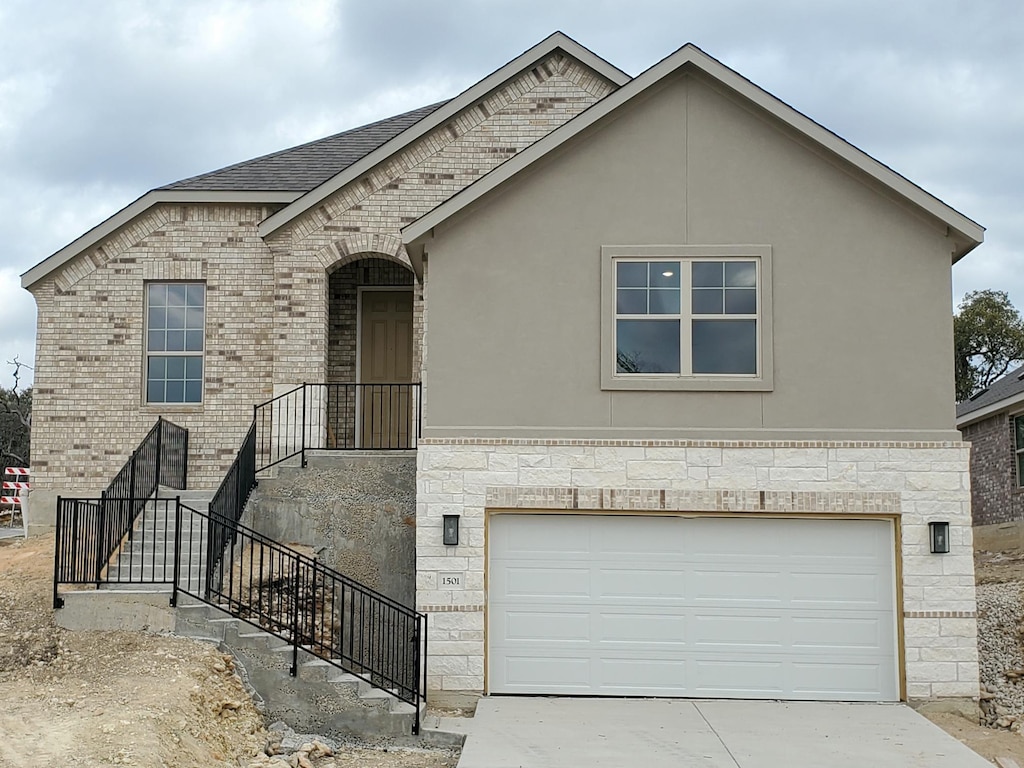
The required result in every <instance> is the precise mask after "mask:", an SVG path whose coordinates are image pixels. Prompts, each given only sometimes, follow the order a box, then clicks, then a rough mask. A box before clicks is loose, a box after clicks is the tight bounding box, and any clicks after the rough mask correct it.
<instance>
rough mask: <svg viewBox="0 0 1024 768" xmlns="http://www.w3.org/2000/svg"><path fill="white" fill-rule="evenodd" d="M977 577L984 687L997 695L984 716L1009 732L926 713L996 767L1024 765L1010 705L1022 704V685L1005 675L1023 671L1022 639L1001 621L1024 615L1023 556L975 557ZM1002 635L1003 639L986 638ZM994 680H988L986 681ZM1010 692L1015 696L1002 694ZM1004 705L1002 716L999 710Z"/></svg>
mask: <svg viewBox="0 0 1024 768" xmlns="http://www.w3.org/2000/svg"><path fill="white" fill-rule="evenodd" d="M974 577H975V583H976V584H977V585H978V587H979V590H978V598H979V599H978V611H979V618H978V629H979V643H978V645H979V652H980V654H981V670H982V675H981V676H982V680H981V683H982V687H983V688H986V689H988V690H990V691H992V692H993V693H990V694H987V695H992V696H993V699H990V700H987V701H983V702H982V704H983V708H984V715H983V716H986V719H987V720H992V719H994V718H996V717H998V716H1000V715H1004V717H1002V718H1001V719H999V720H998V722H1000V723H1006V724H1007V725H1006V726H1005V727H998V726H993V725H983V724H979V723H978V722H977V721H975V720H972V719H968V718H965V717H963V716H962V715H959V714H954V713H934V714H933V713H924V714H925V715H926V716H927V717H928V719H929V720H931V721H932V722H933V723H935V724H936V725H938V726H939V727H940V728H942V729H943V730H945V731H946V732H947V733H950V734H952V735H953V736H955V737H956V738H958V739H959V740H960V741H962V742H963V743H964V744H966V745H967V746H969V747H970V748H971V749H973V750H974V751H975V752H977V753H978V754H980V755H982V756H984V757H986V758H988V759H989V760H990V761H992V762H995V759H996V758H997V757H1010V758H1013V759H1014V760H1016V761H1017V762H1018V763H1019V764H1021V765H1024V731H1022V730H1020V727H1021V724H1020V723H1018V721H1017V718H1016V715H1017V714H1024V713H1018V712H1016V711H1015V710H1017V709H1020V707H1019V706H1012V705H1011V701H1012V700H1014V699H1018V698H1019V691H1013V689H1016V688H1017V684H1016V682H1015V681H1013V680H1009V681H1008V680H1007V679H1006V676H1005V675H1004V674H1003V672H1005V671H1006V668H1008V667H1017V666H1019V660H1020V659H1021V658H1024V647H1022V645H1021V642H1022V637H1024V636H1022V635H1021V632H1020V627H1019V626H1018V624H1017V621H1016V620H1009V621H1008V620H1007V617H1006V616H1003V615H996V614H1003V613H1005V612H1006V608H1007V606H1008V605H1009V606H1010V607H1012V608H1014V609H1015V612H1014V615H1018V614H1022V613H1024V606H1021V605H1020V603H1021V597H1020V596H1021V595H1024V553H1022V552H976V553H975V557H974ZM1010 618H1011V619H1012V617H1010ZM992 632H997V633H999V634H1000V636H998V637H993V636H990V635H988V634H987V633H992ZM987 678H989V679H987ZM1007 689H1010V690H1011V691H1013V693H1014V694H1015V695H1013V696H1007V695H1004V694H1003V693H999V694H996V693H994V692H997V691H1001V692H1005V691H1007ZM997 704H999V706H1000V708H999V710H998V711H994V710H995V706H996V705H997Z"/></svg>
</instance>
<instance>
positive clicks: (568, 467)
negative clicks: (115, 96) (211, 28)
mask: <svg viewBox="0 0 1024 768" xmlns="http://www.w3.org/2000/svg"><path fill="white" fill-rule="evenodd" d="M318 174H319V175H318ZM983 232H984V231H983V229H982V228H981V227H980V226H979V225H977V224H976V223H975V222H973V221H971V220H970V219H968V218H967V217H965V216H963V215H962V214H960V213H958V212H957V211H955V210H953V209H952V208H950V207H949V206H947V205H945V204H944V203H942V202H941V201H939V200H938V199H936V198H935V197H933V196H931V195H929V194H928V193H927V192H925V191H924V190H922V189H920V188H919V187H917V186H915V185H913V184H912V183H910V182H909V181H907V180H906V179H905V178H903V177H901V176H899V175H898V174H896V173H894V172H893V171H892V170H890V169H889V168H887V167H886V166H884V165H882V164H881V163H878V162H877V161H875V160H873V159H872V158H870V157H868V156H867V155H865V154H864V153H862V152H861V151H860V150H858V149H856V148H855V147H853V146H852V145H850V144H848V143H846V142H845V141H843V140H842V139H840V138H839V137H837V136H835V135H834V134H832V133H830V132H829V131H827V130H826V129H824V128H822V127H821V126H819V125H818V124H816V123H814V122H813V121H812V120H810V119H808V118H807V117H805V116H803V115H801V114H800V113H798V112H796V111H794V110H793V109H791V108H790V107H788V106H786V105H785V104H783V103H782V102H780V101H778V100H777V99H775V98H774V97H773V96H771V95H770V94H768V93H766V92H765V91H762V90H761V89H759V88H757V87H756V86H754V85H753V84H752V83H750V81H748V80H746V79H745V78H743V77H742V76H740V75H738V74H737V73H736V72H733V71H732V70H730V69H728V68H727V67H725V66H723V65H722V64H720V63H719V62H717V61H716V60H714V59H712V58H711V57H709V56H707V55H706V54H704V53H703V52H702V51H700V50H699V49H697V48H695V47H694V46H692V45H687V46H685V47H684V48H682V49H680V50H679V51H677V52H676V53H674V54H672V55H671V56H669V57H667V58H665V59H664V60H662V61H661V62H659V63H658V64H656V65H655V66H653V67H652V68H651V69H649V70H647V71H646V72H644V73H642V74H641V75H639V76H637V77H636V78H635V79H630V78H628V77H627V76H625V75H623V74H622V73H621V72H620V71H619V70H617V69H615V68H614V67H613V66H611V65H610V64H608V63H607V62H604V61H602V60H601V59H599V58H598V57H596V56H594V55H593V54H592V53H590V52H589V51H586V49H583V48H582V47H580V46H579V45H578V44H576V43H574V42H573V41H571V40H569V39H568V38H565V37H564V36H562V35H560V34H556V35H553V36H552V37H550V38H548V39H547V40H545V41H543V42H542V43H540V44H539V45H538V46H536V47H534V48H533V49H531V50H530V51H527V52H526V53H524V54H523V55H522V56H520V57H518V58H517V59H515V60H514V61H512V62H510V63H509V64H508V65H506V66H505V67H503V68H501V69H500V70H498V71H497V72H495V73H494V74H493V75H491V76H489V77H487V78H485V79H484V80H482V81H481V82H480V83H478V84H477V85H475V86H473V87H472V88H470V89H469V90H467V91H466V92H465V93H463V94H462V95H460V96H458V97H456V98H455V99H453V100H452V101H449V102H445V103H444V104H441V105H434V106H432V107H428V108H425V109H423V110H419V111H417V112H412V113H408V114H406V115H402V116H399V117H397V118H393V119H392V120H386V121H382V122H380V123H377V124H374V125H372V126H367V127H365V128H362V129H356V130H355V131H350V132H348V133H346V134H340V135H338V136H336V137H332V138H330V139H325V140H323V141H322V142H314V143H312V144H309V145H305V146H304V147H299V148H296V149H293V150H287V151H285V152H282V153H279V154H277V155H271V156H268V157H265V158H258V159H256V160H253V161H250V162H248V163H241V164H239V165H236V166H232V167H230V168H226V169H223V170H222V171H217V172H214V173H212V174H206V175H204V176H200V177H196V178H194V179H188V180H185V181H183V182H179V183H178V184H174V185H170V186H168V187H165V188H162V189H159V190H155V191H154V192H151V193H148V194H147V195H146V196H144V197H143V198H140V200H139V201H137V202H136V203H133V204H132V205H131V206H129V207H128V208H127V209H125V211H122V212H121V213H119V214H117V215H116V216H115V217H113V218H112V219H111V220H109V221H108V222H105V223H104V224H101V225H100V226H99V227H97V228H96V229H94V230H92V231H91V232H89V233H87V234H86V235H83V237H82V238H80V239H79V240H78V241H76V242H75V243H72V244H71V245H69V246H68V247H67V248H65V249H64V250H62V251H60V252H58V253H57V254H55V255H54V256H52V257H50V258H49V259H47V260H46V261H44V262H43V263H41V264H40V265H39V266H37V267H35V268H33V269H32V270H30V271H29V272H28V273H26V275H25V277H24V284H25V285H26V287H28V288H29V289H30V290H32V292H33V293H34V294H35V296H36V298H37V302H38V305H39V315H40V324H39V327H40V334H39V342H38V350H37V356H36V362H37V373H36V392H35V396H36V398H37V399H36V409H37V410H36V414H37V420H36V425H35V426H36V433H35V435H34V441H36V442H34V444H33V456H34V457H38V459H37V461H36V464H35V466H34V468H33V469H34V471H35V473H36V485H37V488H39V489H40V490H38V491H36V492H35V493H36V494H38V495H39V496H38V498H34V499H33V509H36V508H37V507H39V508H44V509H45V508H47V507H48V506H49V508H52V503H53V497H54V496H55V495H56V494H57V493H59V492H62V491H65V492H66V491H68V490H74V491H76V492H81V491H94V490H96V489H98V488H100V487H102V485H103V481H104V478H106V477H107V476H109V474H111V472H112V471H113V470H114V469H116V467H117V465H118V464H119V463H120V461H121V460H123V457H124V452H125V449H126V448H127V447H128V445H129V444H130V442H131V439H133V438H134V436H137V435H140V434H141V433H142V432H144V430H145V428H146V427H147V426H148V425H149V423H151V422H152V420H153V419H154V418H155V417H156V416H157V415H158V414H164V415H167V416H168V417H170V418H171V419H173V420H174V421H177V422H179V423H181V424H183V425H184V426H187V427H189V428H190V430H191V436H192V437H191V439H192V440H193V442H194V450H193V451H192V454H193V455H192V457H191V466H190V476H191V480H192V481H193V483H194V484H199V485H204V484H206V485H213V484H216V482H217V480H218V479H219V476H220V473H222V472H223V471H224V469H225V468H226V466H227V464H228V462H229V461H230V459H231V456H232V454H233V452H234V450H235V448H236V446H237V445H238V441H239V439H240V437H241V435H242V434H243V433H244V432H245V430H246V429H247V428H248V425H249V424H250V423H251V421H252V407H253V405H254V404H255V403H258V402H260V401H263V400H267V399H269V398H270V397H271V396H274V395H282V396H283V395H284V393H285V392H287V391H289V390H292V389H293V388H294V387H295V385H296V384H299V383H301V382H332V381H333V382H354V383H356V384H357V385H358V384H359V383H361V382H364V381H367V380H368V377H370V376H371V375H374V374H373V372H374V371H376V370H377V369H378V368H380V370H382V371H384V373H381V374H380V376H379V377H378V380H384V381H386V380H388V379H389V378H393V379H396V380H400V381H402V382H409V383H414V384H415V385H416V386H417V387H418V386H420V384H419V382H422V398H421V399H419V398H418V399H415V401H414V402H407V401H405V400H402V399H401V398H400V400H399V404H398V405H395V404H394V403H392V405H391V406H388V407H389V408H391V409H392V410H390V411H388V412H389V413H392V414H393V413H394V412H395V410H394V409H395V408H397V409H398V410H399V411H401V412H404V413H414V414H415V415H416V418H417V419H419V418H420V417H422V436H421V437H420V438H419V439H418V440H414V439H410V438H408V437H405V438H400V439H399V442H400V443H402V444H403V445H407V447H415V448H416V450H417V495H416V520H415V523H416V537H417V541H416V600H417V607H418V609H419V610H421V611H423V612H425V613H427V614H429V616H430V620H429V633H430V653H429V663H428V667H427V670H426V671H427V683H428V687H429V689H430V690H431V695H432V697H434V698H437V699H442V698H444V699H447V700H449V701H451V700H454V699H457V698H460V697H464V696H477V695H480V694H481V693H562V694H599V695H666V696H701V697H732V698H735V697H740V698H772V699H840V700H867V701H892V700H900V699H927V698H935V697H967V698H971V697H975V696H976V695H977V683H978V666H977V648H976V621H975V620H976V604H975V597H974V581H973V560H972V548H971V526H970V498H969V491H968V487H969V485H968V484H969V475H968V453H969V451H968V446H967V445H966V444H965V443H963V442H962V441H961V440H960V436H959V433H958V432H957V431H956V429H955V425H954V414H953V408H952V405H951V403H952V398H953V371H952V359H953V355H952V328H951V324H950V322H949V295H950V267H951V261H952V262H955V261H957V260H959V259H960V258H962V257H963V256H964V255H965V254H967V253H968V252H969V251H971V250H972V249H973V248H974V247H976V246H977V245H978V244H980V243H981V241H982V239H983ZM907 286H914V290H913V292H912V296H913V299H912V300H913V302H914V311H913V312H909V313H908V312H907V311H906V307H907V301H908V294H907V291H906V289H907ZM382 288H385V289H387V290H380V289H382ZM409 293H411V294H412V295H411V297H409V296H408V294H409ZM353 297H355V303H353ZM375 313H376V314H375ZM147 318H148V319H147ZM190 318H191V319H190ZM396 318H397V319H396ZM377 327H379V328H380V329H383V330H381V331H380V333H381V336H380V338H381V339H383V340H384V341H383V343H382V344H381V347H380V349H381V353H380V356H379V357H375V356H374V355H375V354H376V353H374V352H372V350H374V349H376V346H375V344H376V342H375V341H374V339H375V338H377V337H375V336H374V335H373V333H370V331H372V329H373V328H377ZM200 331H202V332H204V334H205V335H203V334H202V333H198V332H200ZM190 333H191V336H190ZM883 339H884V342H885V343H880V340H883ZM368 350H371V352H370V353H368ZM396 350H399V351H401V350H405V351H404V352H402V353H401V354H397V353H396ZM367 354H369V355H370V357H368V358H367V357H364V356H365V355H367ZM403 355H406V357H403ZM396 361H397V362H396ZM840 361H841V362H840ZM83 364H88V365H92V366H94V368H93V369H91V370H89V369H87V373H86V375H83V374H82V370H83ZM97 370H98V371H100V374H99V375H97V374H96V373H95V371H97ZM922 372H928V373H929V376H930V380H932V381H934V382H936V384H935V385H934V386H933V387H931V388H929V389H928V390H927V391H924V392H922V391H921V387H920V380H921V373H922ZM76 377H77V378H76ZM879 392H885V393H886V396H885V397H884V398H883V397H879V396H878V393H879ZM302 393H303V398H304V399H303V400H302V406H301V408H302V409H303V411H302V412H303V414H306V413H307V412H310V413H311V412H316V413H317V414H320V413H323V412H328V413H330V412H332V409H333V410H336V411H338V412H345V413H348V414H349V415H350V416H351V417H352V418H350V419H349V422H348V423H349V427H346V428H345V429H341V428H340V427H339V424H340V423H341V422H340V421H335V420H333V418H331V417H327V419H326V421H325V422H320V421H317V422H316V423H315V424H314V425H313V426H312V427H308V426H307V424H306V423H305V422H304V423H303V427H302V429H303V439H305V436H306V435H307V433H310V434H311V433H313V432H315V433H316V435H317V437H318V439H322V440H323V441H325V443H326V446H327V447H339V446H354V447H364V448H365V447H369V448H374V447H377V441H378V440H380V439H383V438H381V436H380V435H377V434H374V435H369V436H368V435H367V434H366V433H365V432H364V431H363V427H365V424H366V421H367V419H368V412H367V411H366V410H365V403H366V401H365V400H364V401H363V403H362V405H359V404H352V403H350V402H347V401H345V402H342V401H339V400H337V399H332V397H333V396H331V395H327V396H324V397H326V399H325V400H322V399H318V398H320V397H321V396H320V395H311V397H312V401H309V400H307V399H305V393H306V389H305V388H303V389H302ZM288 397H291V395H289V396H288ZM171 400H174V401H176V402H175V404H173V405H170V404H168V402H166V401H171ZM154 401H164V402H154ZM281 402H282V403H283V402H286V400H282V401H281ZM288 402H292V401H288ZM374 407H376V405H374ZM346 409H347V410H346ZM361 409H363V410H361ZM276 413H278V412H275V414H276ZM360 414H361V416H360ZM360 418H362V426H360ZM272 429H273V428H272ZM346 429H347V430H348V431H347V432H346V431H345V430H346ZM339 430H340V431H339ZM129 436H130V437H131V439H130V438H129ZM275 439H278V440H279V441H281V442H286V441H287V440H288V439H289V438H288V437H287V436H282V435H280V434H277V435H275ZM403 440H404V441H406V442H402V441H403ZM36 522H37V524H41V523H45V521H43V520H37V521H36ZM933 522H935V523H945V524H948V526H949V534H950V535H949V541H950V551H949V553H948V554H933V553H932V552H931V551H930V549H929V538H928V532H929V524H930V523H933ZM446 542H447V543H446Z"/></svg>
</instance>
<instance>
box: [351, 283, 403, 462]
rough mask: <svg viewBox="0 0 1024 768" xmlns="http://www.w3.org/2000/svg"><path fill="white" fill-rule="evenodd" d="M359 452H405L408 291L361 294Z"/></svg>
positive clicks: (367, 291)
mask: <svg viewBox="0 0 1024 768" xmlns="http://www.w3.org/2000/svg"><path fill="white" fill-rule="evenodd" d="M361 296H362V309H361V311H360V317H359V323H360V331H359V333H360V338H359V346H360V352H359V376H360V377H359V383H360V386H359V388H358V389H359V392H360V402H361V404H360V406H359V409H360V426H359V434H360V447H361V448H411V447H412V445H413V442H412V440H413V435H412V413H413V398H412V387H411V386H410V384H411V382H412V380H413V378H412V291H370V290H366V291H363V292H362V294H361Z"/></svg>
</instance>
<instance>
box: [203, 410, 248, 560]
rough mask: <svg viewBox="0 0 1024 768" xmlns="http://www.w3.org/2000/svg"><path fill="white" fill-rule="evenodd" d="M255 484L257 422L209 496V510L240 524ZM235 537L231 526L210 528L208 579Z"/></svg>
mask: <svg viewBox="0 0 1024 768" xmlns="http://www.w3.org/2000/svg"><path fill="white" fill-rule="evenodd" d="M255 487H256V422H253V423H252V424H251V425H250V426H249V431H248V432H247V433H246V435H245V438H244V439H243V440H242V447H241V448H239V449H238V455H236V456H235V460H234V461H233V462H232V463H231V467H230V468H229V469H228V471H227V474H226V475H224V479H223V480H222V481H221V484H220V487H219V488H218V489H217V491H216V492H215V493H214V494H213V498H212V499H211V500H210V512H211V513H212V514H214V515H216V516H217V517H218V519H221V520H225V521H227V522H228V524H229V525H234V524H237V523H238V521H239V520H241V519H242V512H244V511H245V503H246V502H247V501H248V500H249V495H250V494H251V493H252V489H253V488H255ZM230 538H233V534H232V532H231V530H230V528H229V527H228V526H227V525H225V526H216V527H213V528H210V529H209V530H208V531H207V549H206V551H207V552H210V553H212V556H211V557H210V558H208V559H207V562H206V564H205V567H206V573H207V579H209V578H212V576H213V574H215V573H217V572H219V571H218V569H219V560H220V558H221V556H222V555H223V553H224V551H225V548H226V547H227V543H228V539H230Z"/></svg>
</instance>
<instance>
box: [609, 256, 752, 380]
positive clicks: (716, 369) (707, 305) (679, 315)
mask: <svg viewBox="0 0 1024 768" xmlns="http://www.w3.org/2000/svg"><path fill="white" fill-rule="evenodd" d="M601 252H602V262H603V264H602V293H603V296H602V339H601V346H602V354H601V386H602V388H603V389H648V390H653V389H683V390H685V389H689V390H754V391H765V390H770V389H771V388H772V376H771V373H772V355H771V349H772V336H771V327H772V323H771V248H770V247H769V246H764V245H757V246H723V245H709V246H692V245H686V246H683V245H677V246H666V245H656V246H604V247H603V248H602V249H601Z"/></svg>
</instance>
